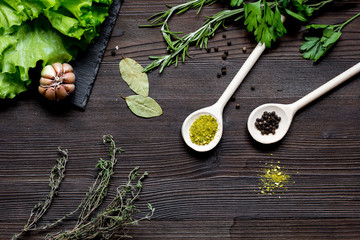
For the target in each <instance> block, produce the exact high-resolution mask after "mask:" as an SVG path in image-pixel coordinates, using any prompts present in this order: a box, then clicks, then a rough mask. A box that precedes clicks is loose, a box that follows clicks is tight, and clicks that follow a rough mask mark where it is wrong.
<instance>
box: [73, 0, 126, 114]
mask: <svg viewBox="0 0 360 240" xmlns="http://www.w3.org/2000/svg"><path fill="white" fill-rule="evenodd" d="M121 3H122V0H114V1H113V3H112V5H111V6H110V8H109V15H108V16H107V17H106V19H105V21H104V22H103V23H102V25H101V30H100V34H99V36H98V38H97V39H96V40H95V42H94V43H93V44H92V45H91V46H89V48H88V49H87V50H86V52H84V53H82V54H81V55H79V57H78V58H77V59H76V60H75V61H74V62H73V63H72V66H73V68H74V73H75V75H76V81H75V92H74V94H73V96H72V98H71V102H72V103H73V104H74V105H75V106H77V107H79V108H81V109H83V110H85V107H86V104H87V101H88V99H89V96H90V93H91V89H92V87H93V84H94V81H95V78H96V75H97V73H98V70H99V65H100V63H101V60H102V58H103V55H104V52H105V49H106V47H107V44H108V42H109V39H110V36H111V32H112V30H113V28H114V25H115V22H116V18H117V15H118V13H119V10H120V6H121Z"/></svg>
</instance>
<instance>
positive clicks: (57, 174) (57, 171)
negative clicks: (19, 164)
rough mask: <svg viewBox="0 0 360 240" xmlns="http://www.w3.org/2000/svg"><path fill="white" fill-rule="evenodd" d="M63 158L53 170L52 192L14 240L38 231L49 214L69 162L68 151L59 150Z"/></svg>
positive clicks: (37, 206)
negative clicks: (38, 224) (41, 220)
mask: <svg viewBox="0 0 360 240" xmlns="http://www.w3.org/2000/svg"><path fill="white" fill-rule="evenodd" d="M58 151H59V153H60V154H61V156H62V157H61V158H59V159H57V163H56V164H55V165H54V167H53V168H52V169H51V172H50V178H49V186H50V191H49V193H48V195H47V196H46V198H45V200H44V201H40V202H38V203H37V204H36V205H35V206H34V207H33V209H32V210H31V212H30V216H29V218H28V221H27V223H26V224H25V226H24V228H23V229H22V231H21V232H20V233H19V234H15V235H14V236H13V238H12V239H18V238H19V237H20V236H21V235H23V234H24V233H26V232H29V231H33V230H37V226H36V224H37V223H38V221H39V220H40V218H41V217H42V216H43V215H44V214H45V213H46V212H47V210H48V209H49V207H50V205H51V203H52V201H53V199H54V197H55V196H56V195H57V191H58V189H59V187H60V184H61V181H62V180H63V178H64V177H65V170H66V163H67V162H68V160H69V156H68V151H67V150H66V149H64V150H63V149H61V148H60V147H59V148H58Z"/></svg>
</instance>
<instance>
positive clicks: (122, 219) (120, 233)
mask: <svg viewBox="0 0 360 240" xmlns="http://www.w3.org/2000/svg"><path fill="white" fill-rule="evenodd" d="M103 142H104V144H107V143H110V150H109V157H110V159H109V160H104V159H102V158H100V160H99V162H98V164H97V165H96V167H97V168H99V169H100V171H99V173H98V175H97V178H96V180H95V182H94V183H93V185H92V187H91V188H90V190H89V192H88V193H87V194H86V195H85V197H84V199H83V200H82V202H81V203H80V205H79V206H78V207H77V208H76V209H75V210H74V211H72V212H70V213H69V214H66V215H65V216H64V217H62V218H60V219H59V220H57V221H55V222H54V223H51V224H48V225H45V226H43V227H38V228H37V227H36V223H37V221H38V220H39V219H40V218H41V217H42V215H43V214H44V213H45V212H42V214H41V215H40V214H36V216H37V217H36V218H35V219H36V221H35V222H34V223H33V224H32V225H31V226H29V227H27V226H28V224H27V225H26V226H25V228H24V230H23V231H22V232H21V233H20V234H17V235H14V237H13V239H18V238H19V236H21V235H22V234H23V233H25V232H27V231H30V230H45V229H49V228H51V227H54V226H55V225H57V224H58V223H60V222H62V221H63V220H64V219H66V218H67V217H69V216H70V215H73V214H75V213H77V212H78V213H79V215H78V221H77V223H76V224H75V226H74V227H73V229H71V230H65V231H62V232H58V233H55V234H48V235H47V236H46V239H58V240H60V239H94V238H97V239H99V238H100V239H114V238H116V239H119V238H123V237H127V234H126V227H127V226H129V225H134V224H137V223H138V222H139V221H141V220H145V219H148V220H149V219H150V218H151V216H152V215H153V213H154V211H155V208H153V207H152V205H151V204H148V208H149V210H150V212H149V213H148V214H146V215H145V216H144V217H142V218H140V219H137V218H134V214H135V213H136V212H139V211H138V210H137V208H136V206H135V205H134V202H135V201H136V200H137V199H138V197H139V194H140V192H141V190H142V183H143V181H144V179H145V177H146V176H147V175H148V174H147V172H145V173H144V174H142V175H140V173H139V167H136V168H135V169H134V170H132V171H131V172H130V174H129V177H128V182H127V184H126V185H124V186H120V187H118V189H117V194H116V196H115V198H114V199H113V200H112V202H111V203H110V204H109V205H108V206H107V207H106V208H105V209H104V210H102V211H100V212H99V213H98V214H97V215H96V217H92V218H91V219H89V218H90V216H92V215H93V213H94V211H95V210H97V209H98V208H99V206H100V205H101V204H102V202H103V200H104V198H105V197H106V195H107V192H108V187H109V183H110V178H111V176H112V175H113V173H114V165H115V164H116V162H117V158H116V154H117V153H121V152H122V151H123V150H122V149H121V148H118V147H116V145H115V141H114V140H113V137H112V136H111V135H105V136H103ZM66 160H67V151H66ZM64 171H65V169H64ZM61 179H62V178H61ZM136 180H137V182H136V184H133V182H134V181H136ZM56 190H57V188H56ZM52 191H53V190H51V192H52ZM51 192H50V193H49V195H50V194H51ZM48 199H49V198H48V197H47V199H46V202H47V204H46V206H47V208H48V207H49V206H50V204H51V201H52V198H51V199H50V200H48ZM35 208H36V209H37V208H38V207H37V205H36V206H35V207H34V209H35ZM47 208H46V210H47ZM32 215H33V212H32V214H31V215H30V218H29V221H28V222H33V221H32V220H31V219H32V218H33V217H32Z"/></svg>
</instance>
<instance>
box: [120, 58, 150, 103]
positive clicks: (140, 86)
mask: <svg viewBox="0 0 360 240" xmlns="http://www.w3.org/2000/svg"><path fill="white" fill-rule="evenodd" d="M119 68H120V73H121V76H122V78H123V79H124V81H125V82H126V83H127V84H128V85H129V87H130V88H131V90H133V91H134V92H135V93H137V94H139V95H142V96H144V97H147V96H148V95H149V79H148V77H147V75H146V73H144V72H143V69H144V68H143V67H142V66H141V65H140V64H139V63H137V62H136V61H135V60H133V59H131V58H124V59H122V60H121V61H120V63H119Z"/></svg>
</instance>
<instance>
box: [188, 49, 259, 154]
mask: <svg viewBox="0 0 360 240" xmlns="http://www.w3.org/2000/svg"><path fill="white" fill-rule="evenodd" d="M264 50H265V45H264V44H262V43H258V45H257V46H256V47H255V49H254V50H253V51H252V53H251V54H250V55H249V57H248V58H247V59H246V61H245V63H244V64H243V65H242V67H241V68H240V70H239V71H238V72H237V74H236V75H235V77H234V78H233V80H232V81H231V82H230V84H229V86H228V87H227V88H226V89H225V91H224V93H223V94H222V95H221V97H220V98H219V100H218V101H217V102H216V103H215V104H213V105H211V106H209V107H205V108H202V109H200V110H197V111H195V112H193V113H191V114H190V115H189V116H188V117H187V118H186V119H185V120H184V122H183V125H182V128H181V133H182V137H183V139H184V141H185V143H186V144H187V145H188V146H189V147H190V148H192V149H194V150H195V151H198V152H206V151H209V150H211V149H213V148H214V147H215V146H216V145H217V144H218V143H219V141H220V139H221V136H222V132H223V117H222V113H223V109H224V107H225V105H226V103H227V102H228V101H229V99H230V98H231V96H232V95H233V94H234V93H235V91H236V89H237V88H238V87H239V86H240V84H241V82H242V81H243V80H244V78H245V77H246V75H247V74H248V73H249V72H250V70H251V68H252V67H253V66H254V65H255V63H256V61H257V60H258V59H259V57H260V56H261V54H262V53H263V52H264ZM201 115H211V116H213V117H214V118H215V119H216V121H217V123H218V129H217V132H216V135H215V138H214V139H213V140H212V141H211V142H210V143H209V144H206V145H197V144H195V143H193V142H192V141H191V139H190V127H191V125H192V124H193V122H194V121H195V120H196V119H197V118H198V117H200V116H201Z"/></svg>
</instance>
